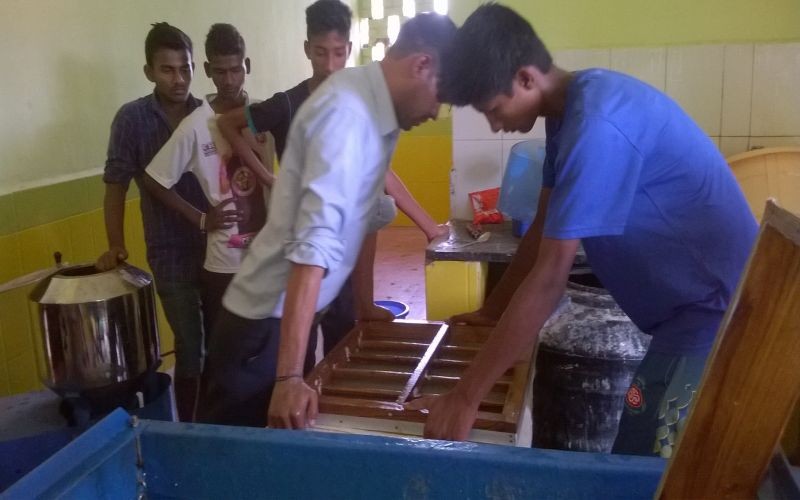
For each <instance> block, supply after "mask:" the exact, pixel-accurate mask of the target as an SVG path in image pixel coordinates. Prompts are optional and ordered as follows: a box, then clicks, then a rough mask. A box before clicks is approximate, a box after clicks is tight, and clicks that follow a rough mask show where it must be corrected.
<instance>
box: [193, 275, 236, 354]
mask: <svg viewBox="0 0 800 500" xmlns="http://www.w3.org/2000/svg"><path fill="white" fill-rule="evenodd" d="M234 276H235V274H233V273H215V272H211V271H208V270H206V269H203V270H202V272H201V273H200V283H201V284H202V286H203V294H202V295H203V327H204V328H205V331H206V336H205V345H204V346H203V347H204V348H205V350H206V352H208V345H209V342H210V337H211V331H212V330H213V328H214V325H215V324H216V322H217V315H218V314H219V312H220V311H221V310H222V296H223V295H225V290H227V289H228V285H230V284H231V280H232V279H233V277H234Z"/></svg>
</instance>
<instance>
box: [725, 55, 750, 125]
mask: <svg viewBox="0 0 800 500" xmlns="http://www.w3.org/2000/svg"><path fill="white" fill-rule="evenodd" d="M724 58H725V60H724V66H723V80H722V122H721V126H722V130H721V133H722V135H723V136H735V137H747V136H748V135H750V108H751V105H752V95H753V44H745V45H726V46H725V55H724Z"/></svg>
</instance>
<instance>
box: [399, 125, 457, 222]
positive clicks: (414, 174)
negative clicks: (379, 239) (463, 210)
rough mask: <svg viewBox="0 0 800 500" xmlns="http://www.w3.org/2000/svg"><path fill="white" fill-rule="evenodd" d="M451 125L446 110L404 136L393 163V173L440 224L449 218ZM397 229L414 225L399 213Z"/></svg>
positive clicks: (401, 138)
mask: <svg viewBox="0 0 800 500" xmlns="http://www.w3.org/2000/svg"><path fill="white" fill-rule="evenodd" d="M451 123H452V122H451V119H450V115H449V113H448V112H447V111H446V110H443V111H442V116H441V117H440V118H439V119H438V120H436V121H435V122H428V123H425V124H424V125H422V126H419V127H417V128H415V129H412V130H410V131H408V132H403V133H402V134H401V135H400V140H399V141H398V142H397V149H396V150H395V154H394V158H393V159H392V168H393V169H394V171H395V172H397V175H398V176H399V177H400V179H402V180H403V183H404V184H405V185H406V187H407V188H408V190H409V191H410V192H411V194H412V195H413V196H414V198H416V199H417V201H418V202H419V203H420V204H421V205H422V206H423V207H424V208H425V209H426V210H427V211H428V213H429V214H430V215H431V217H433V218H434V219H435V220H436V221H437V222H445V221H446V220H447V219H448V218H449V215H450V168H451V166H452V164H453V154H452V153H453V148H452V146H451V142H452V127H451ZM394 225H398V226H411V225H413V223H412V222H411V220H410V219H409V218H408V217H406V216H405V215H403V214H402V213H399V214H398V216H397V218H396V219H395V221H394Z"/></svg>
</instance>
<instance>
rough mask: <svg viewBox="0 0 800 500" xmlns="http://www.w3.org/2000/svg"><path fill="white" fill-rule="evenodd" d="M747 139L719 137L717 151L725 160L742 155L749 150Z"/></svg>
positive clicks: (748, 139) (748, 140)
mask: <svg viewBox="0 0 800 500" xmlns="http://www.w3.org/2000/svg"><path fill="white" fill-rule="evenodd" d="M749 144H750V138H749V137H720V140H719V150H720V152H721V153H722V156H724V157H725V158H727V157H729V156H733V155H735V154H739V153H744V152H745V151H747V150H748V149H749V147H748V146H749Z"/></svg>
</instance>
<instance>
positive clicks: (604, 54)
mask: <svg viewBox="0 0 800 500" xmlns="http://www.w3.org/2000/svg"><path fill="white" fill-rule="evenodd" d="M553 60H554V61H555V63H556V65H557V66H558V67H560V68H563V69H566V70H569V71H575V70H579V69H586V68H610V67H611V50H610V49H588V50H558V51H555V52H553Z"/></svg>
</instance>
